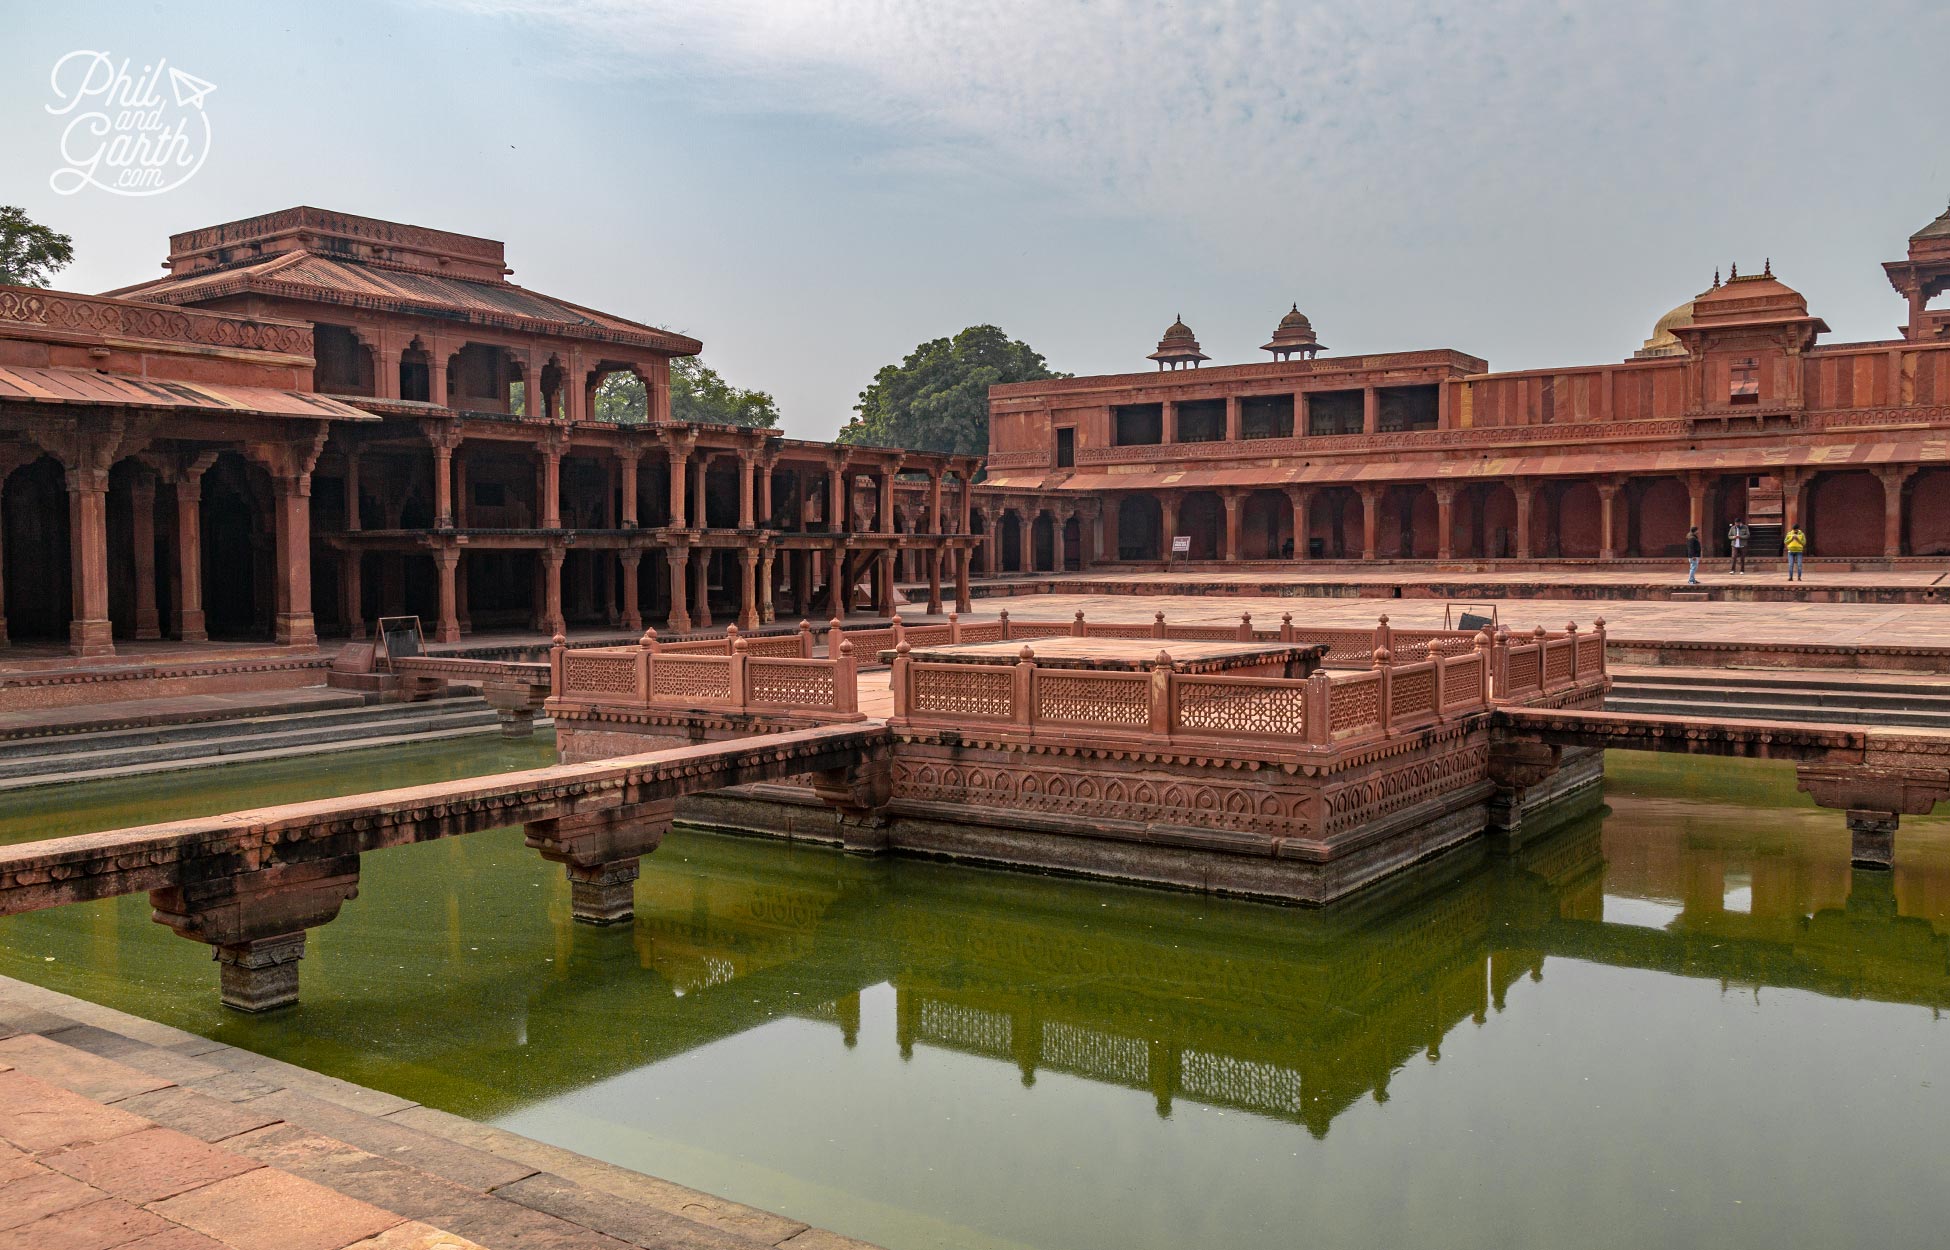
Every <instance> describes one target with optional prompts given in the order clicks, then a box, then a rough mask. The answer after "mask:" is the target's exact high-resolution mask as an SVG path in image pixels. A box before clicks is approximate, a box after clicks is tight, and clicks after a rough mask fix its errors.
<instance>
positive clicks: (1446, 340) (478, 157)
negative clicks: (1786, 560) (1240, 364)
mask: <svg viewBox="0 0 1950 1250" xmlns="http://www.w3.org/2000/svg"><path fill="white" fill-rule="evenodd" d="M4 24H5V27H6V38H5V39H4V40H0V169H4V170H5V171H6V173H5V176H4V178H0V203H15V202H18V203H22V204H24V205H25V207H26V208H27V209H28V211H29V213H30V214H31V215H32V216H34V217H35V218H37V219H39V220H42V221H45V222H48V223H50V224H53V225H55V226H57V227H59V228H60V229H63V230H65V231H67V232H69V233H71V234H72V235H74V238H75V245H76V249H77V251H78V253H79V257H80V259H79V260H78V261H77V263H76V264H75V265H74V267H73V268H71V269H70V270H69V271H68V272H67V273H66V274H65V275H63V277H62V279H61V280H60V285H63V286H67V287H70V288H73V289H78V290H102V289H106V288H109V287H113V286H120V285H124V284H127V283H130V282H134V281H138V280H140V279H143V278H147V277H150V276H153V275H156V274H159V273H160V272H161V270H160V269H159V268H158V263H159V262H160V261H161V260H162V259H163V257H164V255H165V252H166V244H167V241H166V236H167V235H168V234H169V233H171V232H172V231H179V230H184V229H188V228H192V227H195V226H201V225H208V224H214V223H216V222H220V221H228V220H231V219H234V218H238V217H244V216H250V215H252V214H256V213H260V212H266V211H269V210H272V209H277V208H283V207H288V206H290V205H293V204H300V203H305V204H315V205H319V206H322V207H328V208H335V209H342V210H345V211H349V212H355V213H365V214H370V215H373V216H379V217H386V218H392V219H395V220H401V221H409V222H416V223H419V224H422V225H428V226H437V227H441V228H444V229H449V230H458V231H463V232H466V233H471V234H482V235H488V236H491V237H494V238H498V239H502V240H505V241H506V242H507V244H508V257H509V263H510V265H511V266H512V267H513V268H514V270H515V274H514V281H516V282H519V283H522V284H524V285H530V286H533V287H535V288H537V289H539V290H542V291H546V292H548V293H550V294H554V295H559V296H562V297H565V298H568V299H572V300H576V301H578V302H581V303H585V304H590V305H593V306H595V307H598V308H603V309H606V310H610V311H613V312H616V313H619V314H622V315H624V316H628V317H633V318H636V319H639V320H644V321H650V322H655V323H658V324H664V325H668V326H671V327H673V328H675V329H679V330H682V331H685V332H686V333H690V334H694V335H696V336H698V337H699V338H701V339H702V340H703V341H704V344H705V359H706V360H707V361H709V362H710V363H712V364H713V365H715V366H717V367H718V368H719V369H721V370H722V371H723V372H724V373H725V374H726V375H727V376H729V377H730V378H731V379H733V380H734V381H736V382H738V383H740V384H742V385H749V386H758V387H763V388H765V389H767V390H770V391H772V392H774V393H775V394H776V395H777V396H778V397H779V400H780V403H781V406H782V408H783V410H784V413H785V421H786V427H787V429H788V430H789V431H790V432H792V433H794V434H798V435H803V436H808V437H824V436H827V435H830V434H831V433H832V431H833V430H834V429H835V428H836V427H837V426H838V425H840V424H841V423H842V422H844V421H845V420H846V419H847V418H848V417H849V416H850V415H851V414H850V409H851V407H852V404H853V403H854V401H855V398H856V396H857V393H858V392H859V390H860V388H861V387H862V386H863V385H865V383H866V382H867V381H868V380H869V379H870V378H871V376H872V374H873V372H874V370H875V369H876V368H877V367H879V366H880V365H882V364H884V363H887V362H888V361H891V360H895V359H898V358H899V357H900V356H902V355H904V354H905V353H906V352H907V351H908V350H909V349H911V348H912V347H913V346H914V344H915V343H917V342H919V341H921V340H922V339H925V338H930V337H934V336H937V335H943V334H949V333H952V332H954V331H955V330H958V329H960V328H961V327H963V326H965V325H969V324H971V323H975V322H984V321H987V322H994V323H996V324H998V325H1000V326H1002V327H1003V328H1004V329H1006V330H1007V331H1008V332H1009V333H1010V334H1011V335H1014V336H1016V337H1019V338H1023V339H1026V340H1027V341H1028V342H1030V343H1031V344H1033V345H1034V346H1035V347H1036V348H1037V349H1039V350H1040V351H1042V352H1043V353H1044V354H1045V355H1046V356H1048V358H1049V360H1050V363H1051V364H1052V366H1054V367H1056V368H1059V369H1065V370H1069V371H1072V372H1078V373H1093V372H1107V371H1121V370H1126V369H1131V368H1143V367H1147V362H1145V361H1144V359H1143V357H1144V354H1145V353H1146V352H1148V351H1150V350H1151V349H1152V347H1153V345H1154V344H1155V342H1156V340H1157V338H1158V335H1159V334H1160V333H1161V332H1162V331H1163V329H1164V327H1165V326H1166V325H1167V324H1168V323H1169V322H1170V321H1171V318H1172V316H1173V315H1174V314H1178V313H1182V314H1183V315H1184V317H1185V319H1186V321H1187V322H1188V323H1189V324H1190V325H1191V326H1192V328H1193V329H1194V330H1195V331H1197V332H1198V335H1199V337H1200V339H1201V340H1202V341H1203V343H1204V346H1205V350H1206V351H1207V352H1208V353H1210V354H1211V355H1212V356H1213V357H1214V358H1215V360H1217V361H1220V362H1233V361H1243V360H1250V359H1255V358H1261V357H1262V353H1260V352H1259V351H1258V350H1257V349H1258V345H1259V344H1260V343H1263V342H1265V341H1266V339H1267V337H1268V336H1269V335H1270V333H1271V331H1272V328H1273V325H1274V323H1275V322H1276V321H1277V320H1278V318H1279V315H1280V314H1281V313H1283V312H1285V311H1286V309H1287V307H1288V305H1289V304H1290V303H1291V302H1293V301H1295V300H1298V301H1299V304H1300V307H1301V309H1302V310H1303V311H1305V312H1306V313H1308V314H1309V315H1310V316H1311V317H1312V318H1313V321H1314V325H1315V327H1316V328H1317V330H1318V331H1319V333H1320V336H1321V338H1322V340H1323V341H1325V342H1326V343H1327V344H1328V347H1329V350H1330V352H1331V353H1334V354H1339V353H1349V352H1368V351H1389V350H1409V349H1415V348H1426V347H1445V346H1446V347H1455V348H1459V349H1461V350H1464V351H1468V352H1472V353H1475V354H1477V355H1480V356H1485V357H1487V358H1488V359H1489V360H1490V362H1491V364H1492V366H1493V367H1498V368H1519V367H1527V366H1534V365H1544V364H1588V363H1596V362H1600V361H1605V360H1613V359H1619V358H1623V357H1624V356H1626V355H1628V354H1629V353H1630V352H1631V351H1632V350H1633V349H1635V348H1636V347H1637V346H1638V345H1639V342H1640V340H1642V339H1643V338H1644V337H1645V336H1646V334H1647V333H1649V331H1650V327H1651V324H1652V322H1653V320H1654V319H1655V318H1657V317H1658V315H1659V314H1660V313H1662V312H1664V311H1665V310H1666V309H1668V308H1670V307H1671V306H1672V305H1674V304H1676V303H1679V302H1681V301H1682V300H1685V299H1687V298H1689V297H1690V296H1692V295H1693V294H1695V293H1697V292H1698V291H1699V290H1701V289H1702V288H1703V287H1705V286H1706V284H1707V283H1708V282H1709V281H1710V279H1711V277H1712V273H1713V269H1714V267H1715V266H1716V265H1719V266H1725V265H1726V264H1728V263H1729V262H1735V261H1737V262H1738V263H1739V264H1740V265H1741V267H1742V268H1743V269H1746V268H1749V267H1751V268H1755V269H1758V268H1759V267H1760V265H1761V263H1762V261H1763V260H1764V259H1765V258H1767V257H1772V258H1773V261H1774V267H1775V270H1776V272H1777V273H1778V274H1779V275H1780V276H1781V277H1783V278H1784V279H1785V280H1787V281H1788V282H1790V283H1791V284H1793V285H1794V286H1795V287H1797V288H1798V289H1800V290H1801V291H1802V292H1804V293H1805V294H1806V295H1807V296H1808V300H1809V304H1810V308H1811V310H1812V311H1813V312H1815V313H1817V314H1819V315H1820V316H1822V317H1825V318H1826V319H1827V321H1828V323H1829V324H1830V325H1831V326H1833V327H1834V335H1833V338H1834V339H1836V340H1848V339H1860V338H1881V337H1887V336H1889V335H1891V334H1892V333H1893V327H1894V326H1895V325H1896V324H1897V323H1898V322H1899V321H1900V320H1901V319H1902V317H1903V305H1902V303H1901V301H1900V300H1899V299H1898V297H1897V296H1896V295H1895V294H1894V292H1892V291H1891V290H1890V289H1889V286H1888V283H1887V282H1886V280H1885V279H1884V278H1883V276H1882V273H1881V270H1880V268H1879V264H1880V262H1882V261H1884V260H1890V259H1894V258H1897V257H1900V256H1901V255H1902V253H1903V249H1904V247H1905V239H1906V237H1907V236H1908V235H1909V234H1910V233H1911V232H1912V231H1914V230H1917V229H1919V228H1920V227H1921V226H1923V225H1924V224H1925V223H1926V222H1928V221H1929V220H1930V219H1931V218H1933V217H1934V216H1935V215H1937V214H1938V213H1940V212H1942V211H1944V208H1945V204H1946V200H1947V199H1950V107H1946V106H1945V104H1944V101H1943V82H1944V74H1945V72H1946V70H1945V61H1944V50H1945V48H1950V3H1944V2H1943V0H1914V2H1911V3H1900V2H1896V0H1888V2H1878V0H1857V2H1855V3H1850V4H1838V3H1833V2H1832V0H1829V2H1825V3H1802V2H1799V0H1777V2H1774V3H1739V4H1735V3H1725V4H1721V3H1711V2H1703V0H1690V2H1687V3H1663V2H1661V0H1651V2H1639V3H1632V4H1601V3H1568V2H1567V3H1559V4H1542V3H1535V4H1533V3H1513V2H1508V0H1453V2H1452V0H1440V2H1436V3H1424V4H1407V3H1388V2H1382V3H1372V2H1367V0H1359V2H1357V0H1336V2H1334V3H1323V4H1316V3H1311V2H1295V3H1285V4H1259V5H1255V4H1243V3H1227V4H1201V5H1193V4H1152V3H1140V2H1138V0H1098V2H1095V3H1088V4H1077V5H1068V4H1059V3H1055V2H1054V0H1043V2H1041V3H1021V4H1014V3H993V2H986V0H961V2H959V3H954V4H947V3H938V2H937V3H912V4H903V3H894V2H891V0H882V2H878V3H876V2H874V0H827V2H824V3H774V4H759V3H747V2H745V0H677V2H674V3H663V4H653V3H643V4H632V3H625V2H623V0H581V2H577V0H569V2H567V3H543V2H542V0H449V2H447V3H427V4H408V3H385V2H377V0H333V3H329V4H322V3H317V2H315V0H314V2H312V3H307V4H302V5H280V4H272V3H253V4H202V3H199V4H194V5H192V4H162V3H155V4H144V5H135V4H130V5H108V4H100V5H97V4H88V3H64V4H58V5H57V4H31V5H30V4H25V3H18V2H13V3H9V4H8V5H7V9H6V13H5V17H4ZM82 49H87V50H93V51H105V52H108V53H110V54H112V55H113V56H115V57H117V58H119V57H122V56H128V57H131V58H133V59H134V60H135V61H136V62H137V63H138V66H139V65H140V64H144V63H150V62H153V61H155V60H156V59H157V58H167V59H168V61H169V63H170V64H171V65H174V66H176V67H177V68H179V69H182V70H184V71H186V72H188V73H190V74H193V75H196V76H198V77H200V78H202V79H205V80H207V81H209V82H211V83H214V84H215V85H216V90H214V91H213V92H211V93H210V94H209V95H208V96H207V97H206V99H205V102H204V110H205V115H206V117H207V118H208V121H209V125H210V134H211V140H210V148H209V155H208V158H207V161H206V163H205V164H204V166H203V167H202V168H201V169H200V170H199V171H198V173H197V174H196V176H195V177H194V178H192V179H191V180H190V181H189V182H188V183H186V184H184V185H183V186H180V187H178V188H176V189H175V190H172V191H170V192H168V193H166V194H163V195H158V196H152V197H146V198H126V197H118V196H114V195H110V194H107V193H105V192H102V191H99V190H96V189H93V188H86V189H83V190H82V191H81V192H79V193H78V194H75V195H71V196H64V195H60V194H56V193H55V192H54V191H53V190H52V189H51V188H50V186H49V176H50V174H51V173H52V172H53V171H54V169H55V168H56V166H57V165H58V164H59V163H60V162H59V160H58V159H57V142H58V137H59V134H60V130H61V126H62V124H63V122H64V119H63V118H60V117H55V116H51V115H49V113H48V112H47V108H46V106H47V104H48V103H49V101H50V99H51V98H52V96H51V91H52V88H51V85H50V72H51V70H52V68H53V66H54V63H55V62H56V60H57V59H58V58H59V57H61V56H62V55H63V54H65V53H68V52H71V51H76V50H82Z"/></svg>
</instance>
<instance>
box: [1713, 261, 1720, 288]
mask: <svg viewBox="0 0 1950 1250" xmlns="http://www.w3.org/2000/svg"><path fill="white" fill-rule="evenodd" d="M1713 289H1714V290H1716V291H1717V290H1719V289H1720V267H1719V266H1718V265H1715V266H1713Z"/></svg>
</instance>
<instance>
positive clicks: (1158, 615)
mask: <svg viewBox="0 0 1950 1250" xmlns="http://www.w3.org/2000/svg"><path fill="white" fill-rule="evenodd" d="M1151 620H1152V622H1153V623H1155V624H1158V625H1162V624H1164V623H1165V614H1164V610H1163V609H1159V610H1158V611H1157V612H1155V613H1153V614H1152V617H1151Z"/></svg>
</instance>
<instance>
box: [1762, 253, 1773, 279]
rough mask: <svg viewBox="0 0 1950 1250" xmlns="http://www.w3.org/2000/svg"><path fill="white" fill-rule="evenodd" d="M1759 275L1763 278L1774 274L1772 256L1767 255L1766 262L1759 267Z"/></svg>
mask: <svg viewBox="0 0 1950 1250" xmlns="http://www.w3.org/2000/svg"><path fill="white" fill-rule="evenodd" d="M1760 276H1761V277H1763V278H1771V277H1773V276H1774V258H1773V257H1772V256H1769V257H1768V258H1767V263H1766V264H1765V265H1762V266H1761V267H1760Z"/></svg>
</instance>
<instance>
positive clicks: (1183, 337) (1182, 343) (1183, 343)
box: [1145, 317, 1212, 369]
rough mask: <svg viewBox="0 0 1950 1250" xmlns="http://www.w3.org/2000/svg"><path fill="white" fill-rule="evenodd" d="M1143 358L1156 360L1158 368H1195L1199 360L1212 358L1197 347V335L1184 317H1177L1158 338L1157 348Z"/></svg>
mask: <svg viewBox="0 0 1950 1250" xmlns="http://www.w3.org/2000/svg"><path fill="white" fill-rule="evenodd" d="M1145 359H1146V360H1155V361H1157V362H1158V368H1160V369H1185V368H1192V369H1196V368H1198V365H1199V362H1200V361H1202V360H1210V359H1212V358H1211V357H1210V356H1207V355H1206V354H1205V353H1204V352H1202V351H1200V350H1199V349H1198V336H1197V335H1195V334H1193V333H1192V328H1191V327H1190V326H1188V325H1186V324H1185V319H1184V318H1183V317H1179V318H1177V319H1175V320H1174V321H1173V322H1172V323H1171V325H1170V326H1169V327H1168V328H1167V329H1166V330H1165V336H1164V337H1163V338H1161V339H1159V340H1158V350H1157V351H1155V352H1152V353H1151V354H1150V355H1149V356H1146V357H1145Z"/></svg>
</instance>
